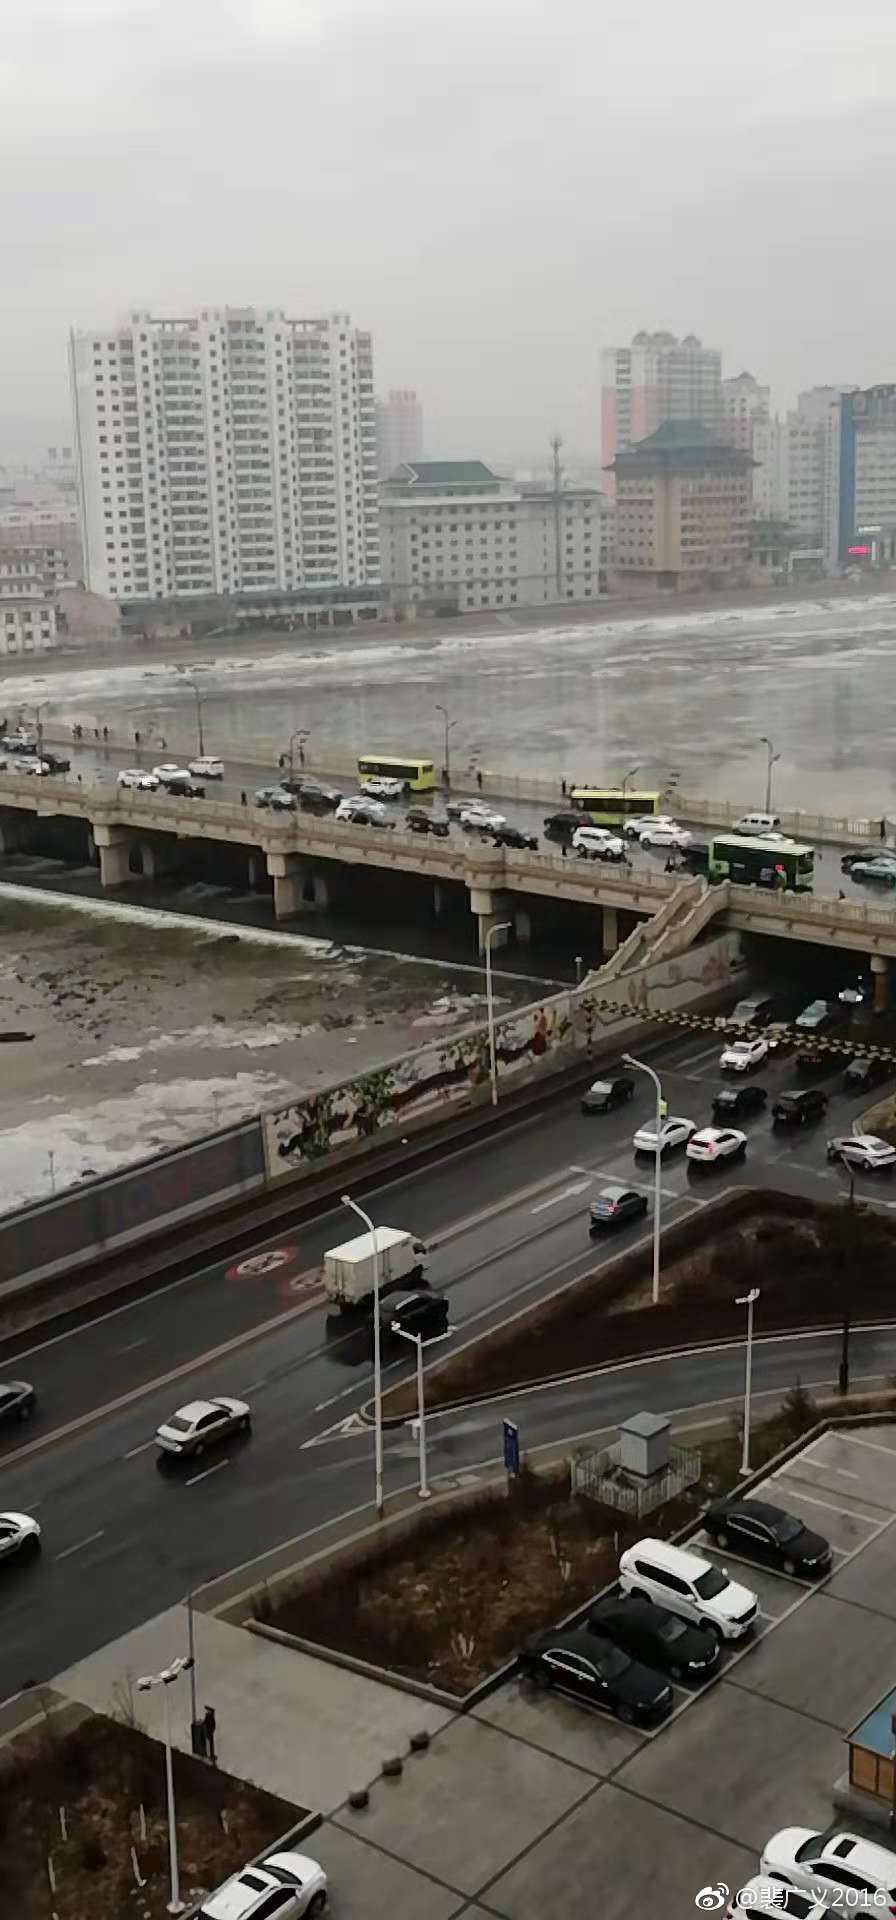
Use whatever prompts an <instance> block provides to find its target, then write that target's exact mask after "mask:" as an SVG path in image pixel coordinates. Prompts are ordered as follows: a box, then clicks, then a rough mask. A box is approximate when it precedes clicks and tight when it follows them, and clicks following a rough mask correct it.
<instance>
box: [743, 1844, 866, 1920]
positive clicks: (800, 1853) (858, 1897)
mask: <svg viewBox="0 0 896 1920" xmlns="http://www.w3.org/2000/svg"><path fill="white" fill-rule="evenodd" d="M760 1870H761V1872H762V1873H767V1874H770V1875H771V1877H772V1878H773V1879H782V1878H783V1879H785V1880H788V1881H790V1882H791V1883H792V1884H793V1885H795V1886H797V1887H800V1888H802V1890H803V1891H804V1892H805V1893H811V1894H813V1895H814V1896H815V1897H816V1898H818V1899H820V1900H824V1902H825V1904H826V1906H827V1907H828V1908H829V1909H833V1910H834V1911H836V1910H837V1908H838V1907H839V1906H840V1905H841V1903H842V1907H843V1909H845V1910H849V1909H855V1908H856V1907H861V1908H862V1910H863V1911H865V1912H867V1911H868V1909H869V1907H874V1906H876V1905H881V1906H883V1908H884V1911H885V1912H886V1909H887V1907H888V1906H889V1907H890V1909H891V1910H892V1908H893V1906H894V1905H896V1853H891V1852H890V1849H889V1847H880V1846H878V1844H877V1841H876V1840H863V1839H860V1837H859V1835H858V1834H855V1833H828V1834H825V1833H816V1832H815V1831H814V1829H813V1828H811V1827H784V1828H782V1830H781V1832H780V1833H773V1834H772V1837H771V1839H770V1840H767V1841H766V1843H765V1846H764V1847H763V1849H762V1859H761V1861H760Z"/></svg>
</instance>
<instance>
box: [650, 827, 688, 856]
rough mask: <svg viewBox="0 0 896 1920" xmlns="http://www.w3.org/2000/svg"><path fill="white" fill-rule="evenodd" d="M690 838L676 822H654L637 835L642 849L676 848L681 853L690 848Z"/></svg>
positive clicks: (685, 828) (685, 829) (684, 829)
mask: <svg viewBox="0 0 896 1920" xmlns="http://www.w3.org/2000/svg"><path fill="white" fill-rule="evenodd" d="M691 837H692V836H691V834H690V833H689V831H688V829H687V827H680V826H679V825H678V822H677V820H654V821H652V822H651V825H650V826H649V827H645V828H644V832H643V833H640V834H639V835H638V839H639V841H640V844H641V846H642V847H678V848H679V849H680V850H681V851H682V852H683V851H684V849H685V847H689V846H690V844H691Z"/></svg>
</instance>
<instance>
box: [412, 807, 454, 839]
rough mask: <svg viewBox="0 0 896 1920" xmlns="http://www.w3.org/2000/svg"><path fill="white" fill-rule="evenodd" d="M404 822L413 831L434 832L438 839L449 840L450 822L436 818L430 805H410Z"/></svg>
mask: <svg viewBox="0 0 896 1920" xmlns="http://www.w3.org/2000/svg"><path fill="white" fill-rule="evenodd" d="M404 824H405V826H406V827H408V828H409V829H410V831H411V833H432V834H435V837H436V839H437V840H447V838H448V834H449V832H450V822H449V821H448V820H439V819H435V820H434V819H433V816H432V814H431V813H430V811H429V809H428V807H409V808H408V810H407V813H406V814H405V816H404Z"/></svg>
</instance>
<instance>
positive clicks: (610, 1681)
mask: <svg viewBox="0 0 896 1920" xmlns="http://www.w3.org/2000/svg"><path fill="white" fill-rule="evenodd" d="M519 1663H520V1667H521V1669H522V1671H523V1673H524V1674H525V1675H526V1676H527V1678H528V1679H530V1680H534V1681H535V1682H536V1683H537V1684H540V1685H541V1686H545V1687H558V1688H559V1689H560V1690H561V1691H562V1692H563V1693H571V1694H572V1695H573V1696H574V1698H575V1699H577V1700H583V1701H585V1702H586V1703H587V1705H588V1706H591V1707H602V1708H603V1710H604V1712H605V1713H613V1714H615V1716H616V1718H617V1720H626V1721H629V1722H637V1723H638V1724H639V1725H642V1726H643V1725H648V1726H649V1725H651V1724H652V1723H653V1722H654V1721H656V1720H664V1719H665V1717H666V1715H667V1713H671V1711H672V1702H673V1698H674V1695H673V1693H672V1688H671V1687H670V1685H669V1682H668V1680H665V1679H664V1678H663V1676H662V1674H659V1673H654V1672H653V1671H652V1669H651V1668H650V1667H642V1666H641V1665H640V1663H639V1662H638V1661H636V1660H630V1659H629V1656H628V1654H626V1653H623V1652H622V1649H621V1648H620V1647H616V1646H614V1645H613V1642H612V1640H605V1639H603V1638H602V1637H601V1636H600V1635H598V1634H595V1633H586V1632H583V1631H582V1629H581V1628H579V1629H575V1628H567V1630H566V1631H565V1632H564V1631H562V1630H557V1629H556V1628H553V1629H551V1630H550V1631H549V1632H547V1633H538V1634H535V1635H534V1636H533V1638H532V1639H531V1640H528V1641H527V1642H526V1645H525V1646H524V1648H523V1650H522V1653H521V1654H520V1657H519Z"/></svg>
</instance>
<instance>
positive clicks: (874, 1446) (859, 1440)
mask: <svg viewBox="0 0 896 1920" xmlns="http://www.w3.org/2000/svg"><path fill="white" fill-rule="evenodd" d="M849 1444H850V1446H851V1447H868V1448H869V1449H870V1451H871V1452H872V1453H885V1454H886V1455H887V1458H888V1459H889V1460H893V1459H896V1452H894V1449H893V1448H892V1447H882V1446H881V1444H880V1442H879V1441H878V1440H866V1439H865V1436H864V1434H858V1433H851V1434H850V1435H849Z"/></svg>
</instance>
